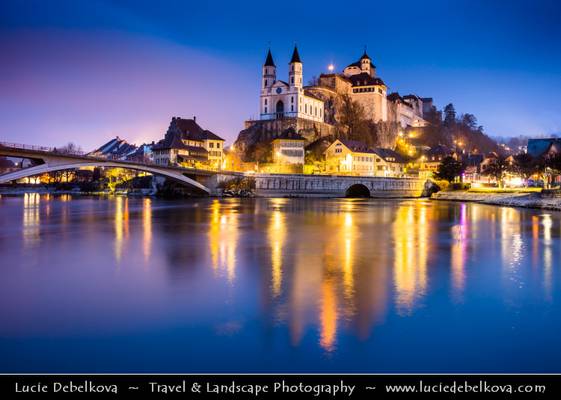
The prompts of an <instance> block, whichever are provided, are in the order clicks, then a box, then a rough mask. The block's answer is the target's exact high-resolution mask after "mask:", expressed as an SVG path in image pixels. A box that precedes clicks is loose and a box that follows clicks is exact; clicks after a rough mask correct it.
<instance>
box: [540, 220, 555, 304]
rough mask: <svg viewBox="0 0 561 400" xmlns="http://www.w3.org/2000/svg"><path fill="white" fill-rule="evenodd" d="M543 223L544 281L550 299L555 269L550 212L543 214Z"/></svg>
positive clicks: (546, 293)
mask: <svg viewBox="0 0 561 400" xmlns="http://www.w3.org/2000/svg"><path fill="white" fill-rule="evenodd" d="M541 217H542V225H543V238H544V249H543V281H544V288H545V295H546V297H547V298H548V299H551V295H552V287H553V283H552V276H551V275H552V269H553V265H552V264H553V254H552V253H553V250H552V248H551V247H552V241H551V232H552V228H553V220H552V219H551V215H550V214H543V215H542V216H541Z"/></svg>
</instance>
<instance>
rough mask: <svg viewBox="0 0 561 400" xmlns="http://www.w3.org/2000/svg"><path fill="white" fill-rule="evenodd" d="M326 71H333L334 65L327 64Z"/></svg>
mask: <svg viewBox="0 0 561 400" xmlns="http://www.w3.org/2000/svg"><path fill="white" fill-rule="evenodd" d="M327 70H328V71H329V72H333V71H334V70H335V65H333V64H329V65H328V66H327Z"/></svg>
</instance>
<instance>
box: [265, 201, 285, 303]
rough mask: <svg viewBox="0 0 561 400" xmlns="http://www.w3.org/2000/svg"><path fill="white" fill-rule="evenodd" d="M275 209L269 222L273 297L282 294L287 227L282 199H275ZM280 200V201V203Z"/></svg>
mask: <svg viewBox="0 0 561 400" xmlns="http://www.w3.org/2000/svg"><path fill="white" fill-rule="evenodd" d="M272 202H273V206H274V207H275V209H274V210H273V212H272V214H271V221H270V223H269V243H270V246H271V276H272V282H271V290H272V293H273V297H277V296H279V295H280V294H281V288H282V275H283V271H282V247H283V245H284V240H285V234H286V228H285V222H284V218H285V217H284V214H283V211H282V210H281V209H280V206H281V204H282V200H281V199H273V200H272ZM279 202H280V203H279Z"/></svg>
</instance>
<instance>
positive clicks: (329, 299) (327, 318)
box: [319, 278, 337, 351]
mask: <svg viewBox="0 0 561 400" xmlns="http://www.w3.org/2000/svg"><path fill="white" fill-rule="evenodd" d="M336 296H337V295H336V292H335V283H334V282H333V278H328V279H326V280H325V281H324V282H323V283H322V285H321V310H320V337H319V344H320V346H321V347H322V348H323V349H324V350H326V351H332V350H333V349H334V346H335V338H336V335H337V297H336Z"/></svg>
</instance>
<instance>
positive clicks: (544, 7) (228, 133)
mask: <svg viewBox="0 0 561 400" xmlns="http://www.w3.org/2000/svg"><path fill="white" fill-rule="evenodd" d="M388 3H389V4H388ZM560 18H561V4H559V3H558V2H555V1H509V2H506V1H496V2H493V1H432V2H431V1H425V2H419V1H412V2H408V1H400V2H393V3H390V2H377V1H371V2H368V3H349V5H348V6H345V3H344V2H341V1H337V2H330V1H322V2H315V1H307V2H300V3H297V2H284V3H282V2H277V3H274V2H273V3H270V4H269V3H267V2H263V1H255V2H253V1H240V2H222V1H213V2H203V1H198V2H191V1H159V2H154V1H143V0H142V1H138V0H137V1H106V0H104V1H101V0H97V1H55V0H53V1H48V2H47V1H36V0H28V1H4V2H2V4H1V5H0V54H2V55H3V57H2V62H1V63H0V88H2V89H1V90H0V120H1V121H2V124H1V125H0V140H5V141H15V142H23V143H34V144H47V145H60V144H64V143H66V142H68V141H74V142H76V143H78V144H80V145H82V147H84V148H85V149H91V148H93V147H96V146H97V145H99V144H101V143H103V142H104V141H106V140H108V139H109V138H111V137H112V136H115V135H119V136H121V137H124V138H126V139H128V140H130V141H133V142H140V141H148V140H157V139H159V138H160V137H161V136H162V135H163V134H164V132H165V130H166V128H167V126H168V124H169V120H170V119H171V117H172V116H184V117H191V116H193V115H197V120H198V121H200V123H201V125H203V126H204V127H205V128H208V129H211V130H213V131H215V132H216V133H217V134H219V135H221V136H223V137H225V138H226V139H227V140H228V141H229V142H231V141H233V140H234V139H235V137H236V135H237V133H238V132H239V130H240V129H242V127H243V121H244V120H245V119H248V118H250V117H255V116H256V114H257V110H258V93H259V83H260V80H259V78H260V70H261V64H262V63H263V61H264V57H265V54H266V50H267V48H268V46H269V45H270V47H271V49H272V51H273V56H274V58H275V62H276V64H277V66H278V67H279V71H278V74H279V78H280V79H283V78H282V77H283V76H284V75H286V73H287V68H286V67H287V63H288V60H289V57H290V53H291V50H292V47H293V45H294V43H297V44H298V47H299V49H300V55H301V57H302V60H303V62H304V75H305V80H306V81H307V80H308V79H309V78H311V77H312V76H313V75H318V74H319V73H321V72H323V71H325V70H326V66H327V65H328V64H329V63H334V64H335V66H336V67H337V68H338V69H342V68H343V67H344V66H345V65H347V64H349V63H351V62H353V61H355V60H356V59H357V58H358V57H359V56H360V55H361V53H362V50H363V48H364V46H365V45H366V46H367V48H368V53H369V54H370V56H371V57H372V58H373V60H374V63H375V64H376V66H377V71H378V74H379V76H380V77H381V78H382V79H383V80H384V81H385V82H386V84H387V85H388V86H389V88H390V90H391V91H399V92H400V93H401V94H407V93H416V94H419V95H420V96H424V97H433V98H434V100H435V102H436V104H437V106H439V107H440V108H441V107H443V106H444V105H445V104H447V103H449V102H453V103H454V104H455V105H456V109H457V110H458V112H470V113H473V114H475V115H476V116H477V117H478V119H479V123H480V124H482V125H483V126H484V127H485V130H486V131H487V133H489V134H490V135H497V136H498V135H502V136H513V135H544V134H551V133H559V132H561V103H560V102H559V101H558V100H557V94H558V93H560V92H561V51H559V50H560V49H561V31H560V29H559V27H558V24H559V20H560Z"/></svg>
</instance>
